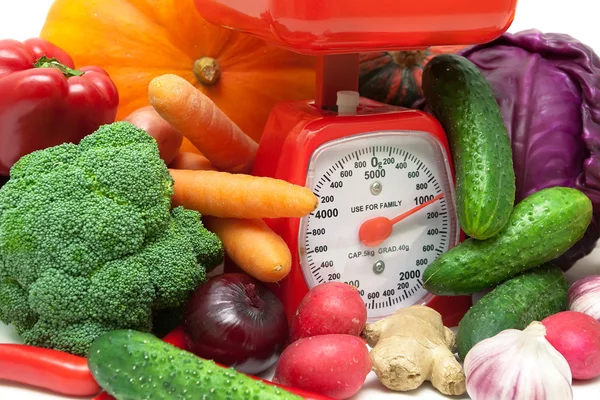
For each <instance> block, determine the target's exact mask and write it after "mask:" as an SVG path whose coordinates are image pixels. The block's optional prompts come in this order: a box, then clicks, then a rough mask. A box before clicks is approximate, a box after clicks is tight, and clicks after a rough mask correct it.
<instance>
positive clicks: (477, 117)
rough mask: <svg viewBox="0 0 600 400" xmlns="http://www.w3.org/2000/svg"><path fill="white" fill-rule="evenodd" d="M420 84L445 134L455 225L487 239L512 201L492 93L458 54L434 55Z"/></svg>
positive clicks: (504, 140)
mask: <svg viewBox="0 0 600 400" xmlns="http://www.w3.org/2000/svg"><path fill="white" fill-rule="evenodd" d="M422 87H423V94H424V97H425V100H426V101H427V104H428V106H429V107H430V109H431V112H432V114H433V116H435V118H436V119H437V120H438V121H439V122H440V123H441V125H442V126H443V127H444V130H445V131H446V134H447V135H448V139H449V144H450V150H451V153H452V160H453V162H454V167H455V171H456V211H457V214H458V222H459V225H460V227H461V228H462V229H463V231H464V232H465V233H466V234H467V235H468V236H470V237H472V238H475V239H480V240H484V239H488V238H490V237H492V236H494V235H496V234H497V233H498V232H500V230H502V228H503V227H504V226H505V225H506V223H507V222H508V218H509V216H510V212H511V211H512V208H513V206H514V202H515V172H514V169H513V161H512V148H511V145H510V140H509V138H508V133H507V130H506V126H505V124H504V120H503V119H502V114H501V113H500V109H499V106H498V103H497V101H496V98H495V97H494V93H493V92H492V89H491V87H490V85H489V83H488V82H487V80H486V78H485V77H484V76H483V74H482V73H481V71H479V69H478V68H477V66H475V64H473V63H472V62H471V61H469V60H468V59H467V58H465V57H462V56H459V55H456V54H441V55H438V56H436V57H434V58H432V59H431V60H430V61H429V62H428V63H427V65H426V66H425V68H424V70H423V83H422Z"/></svg>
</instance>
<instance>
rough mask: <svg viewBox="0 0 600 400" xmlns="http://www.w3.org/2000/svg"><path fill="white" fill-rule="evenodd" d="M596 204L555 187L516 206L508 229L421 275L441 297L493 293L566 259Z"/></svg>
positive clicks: (454, 252)
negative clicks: (560, 258) (515, 279)
mask: <svg viewBox="0 0 600 400" xmlns="http://www.w3.org/2000/svg"><path fill="white" fill-rule="evenodd" d="M591 219H592V203H591V201H590V199H589V198H588V197H587V196H586V195H585V194H583V193H582V192H580V191H579V190H576V189H572V188H566V187H559V186H555V187H552V188H547V189H542V190H540V191H538V192H535V193H533V194H531V195H529V196H527V197H526V198H525V199H523V200H522V201H521V202H520V203H519V204H517V205H516V206H515V208H514V210H513V212H512V214H511V216H510V219H509V221H508V224H507V225H506V227H505V229H504V230H502V231H501V232H500V233H498V234H497V235H496V236H494V237H492V238H490V239H487V240H475V239H467V240H465V241H464V242H462V243H461V244H459V245H458V246H456V247H454V248H452V249H450V250H449V251H447V252H446V253H443V254H441V255H440V256H439V257H438V258H437V259H435V260H434V261H433V262H432V263H431V264H430V265H429V266H428V267H427V268H426V269H425V271H424V272H423V286H424V287H425V289H427V290H428V291H430V292H431V293H434V294H437V295H450V296H453V295H469V294H473V293H476V292H480V291H482V290H485V289H489V288H492V287H494V286H496V285H497V284H499V283H500V282H503V281H505V280H507V279H509V278H511V277H513V276H515V275H517V274H519V273H521V272H524V271H526V270H528V269H531V268H535V267H537V266H540V265H542V264H544V263H546V262H548V261H551V260H553V259H555V258H557V257H558V256H560V255H562V254H563V253H564V252H565V251H567V250H568V249H569V247H571V246H572V245H573V244H575V242H577V241H578V240H579V239H581V238H582V237H583V234H584V233H585V231H586V229H587V227H588V225H589V224H590V222H591Z"/></svg>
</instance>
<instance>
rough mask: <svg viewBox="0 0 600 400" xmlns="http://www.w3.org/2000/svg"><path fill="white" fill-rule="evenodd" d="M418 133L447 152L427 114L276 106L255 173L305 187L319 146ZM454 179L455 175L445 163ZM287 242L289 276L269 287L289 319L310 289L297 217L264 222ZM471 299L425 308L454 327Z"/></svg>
mask: <svg viewBox="0 0 600 400" xmlns="http://www.w3.org/2000/svg"><path fill="white" fill-rule="evenodd" d="M375 130H376V131H397V130H416V131H424V132H430V133H431V135H432V136H433V137H435V138H436V139H437V140H439V142H440V143H441V144H442V146H443V147H444V149H445V150H446V154H450V150H449V146H448V141H447V138H446V135H445V133H444V131H443V129H442V127H441V125H440V124H439V123H438V122H437V120H435V119H434V118H433V117H431V116H430V115H429V114H426V113H423V112H420V111H417V110H407V109H402V108H398V107H392V106H388V105H384V104H381V103H378V102H374V101H371V100H367V99H361V105H360V107H359V110H358V114H357V115H353V116H343V117H339V116H337V114H336V113H334V112H327V111H320V110H318V109H317V108H316V107H314V105H313V104H311V103H310V102H286V103H280V104H278V105H277V106H275V108H274V109H273V111H272V113H271V116H270V118H269V120H268V122H267V126H266V128H265V132H264V134H263V137H262V139H261V142H260V146H259V149H258V153H257V155H256V161H255V163H254V170H253V172H252V173H253V175H257V176H270V177H275V178H278V179H283V180H286V181H288V182H291V183H294V184H297V185H301V186H305V185H306V171H307V169H308V164H309V161H310V157H311V155H312V153H313V152H314V151H315V150H316V149H317V148H318V147H319V146H320V145H322V144H323V143H325V142H329V141H331V140H335V139H339V138H342V137H347V136H351V135H355V134H360V133H364V132H371V131H375ZM449 168H450V170H451V171H452V175H453V176H454V171H453V169H452V165H449ZM266 222H267V224H268V225H269V226H270V227H271V228H272V229H273V230H274V231H275V232H277V233H278V234H279V235H281V237H282V238H283V239H284V240H285V242H286V243H287V244H288V246H289V248H290V251H291V253H292V270H291V272H290V274H289V275H288V276H287V277H286V278H285V279H283V280H282V281H280V282H278V283H277V284H275V285H271V289H272V290H273V291H274V292H275V293H276V294H277V295H278V296H279V298H280V299H281V300H282V302H283V304H284V306H285V308H286V312H287V315H288V318H291V317H292V316H293V315H294V313H295V312H296V309H297V308H298V305H299V304H300V301H301V300H302V298H303V297H304V295H306V293H307V292H308V287H307V285H306V281H305V279H304V276H303V273H302V269H301V268H300V259H299V258H300V257H299V254H298V232H299V226H300V219H299V218H281V219H271V220H266ZM471 304H472V303H471V297H470V296H466V297H434V298H433V299H432V300H431V301H430V302H428V303H427V305H428V306H430V307H432V308H434V309H435V310H437V311H438V312H440V314H442V316H443V318H444V323H445V324H446V325H447V326H455V325H456V324H457V323H458V321H459V320H460V318H462V316H463V315H464V313H465V312H466V311H467V310H468V309H469V307H470V306H471Z"/></svg>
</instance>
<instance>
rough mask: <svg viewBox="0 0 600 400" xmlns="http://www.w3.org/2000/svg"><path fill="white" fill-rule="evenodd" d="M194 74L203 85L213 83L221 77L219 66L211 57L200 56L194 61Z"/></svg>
mask: <svg viewBox="0 0 600 400" xmlns="http://www.w3.org/2000/svg"><path fill="white" fill-rule="evenodd" d="M194 75H196V79H198V82H200V83H202V84H204V85H214V84H215V83H217V82H218V81H219V78H220V77H221V67H220V66H219V63H218V62H217V60H215V59H214V58H212V57H207V56H205V57H200V58H199V59H197V60H196V61H194Z"/></svg>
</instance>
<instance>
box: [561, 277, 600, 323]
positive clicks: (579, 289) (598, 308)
mask: <svg viewBox="0 0 600 400" xmlns="http://www.w3.org/2000/svg"><path fill="white" fill-rule="evenodd" d="M568 299H569V310H571V311H579V312H582V313H584V314H588V315H590V316H592V317H594V318H595V319H597V320H598V321H600V275H591V276H587V277H585V278H582V279H579V280H578V281H576V282H575V283H573V284H572V285H571V287H570V288H569V294H568Z"/></svg>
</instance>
